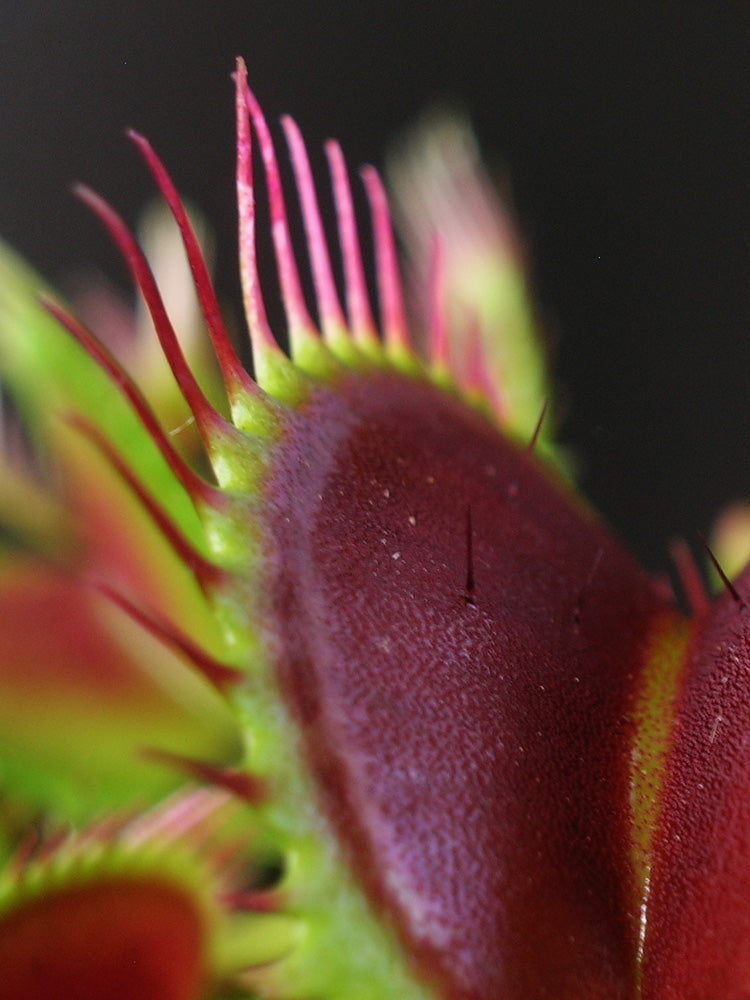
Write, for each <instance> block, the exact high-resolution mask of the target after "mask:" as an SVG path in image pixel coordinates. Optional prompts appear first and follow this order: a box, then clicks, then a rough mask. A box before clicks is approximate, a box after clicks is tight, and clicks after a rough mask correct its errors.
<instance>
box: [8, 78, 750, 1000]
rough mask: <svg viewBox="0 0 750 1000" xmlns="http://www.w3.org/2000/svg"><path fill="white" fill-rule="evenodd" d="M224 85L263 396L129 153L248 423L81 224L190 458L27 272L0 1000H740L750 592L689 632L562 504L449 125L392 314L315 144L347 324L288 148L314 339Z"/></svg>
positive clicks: (514, 316) (394, 290)
mask: <svg viewBox="0 0 750 1000" xmlns="http://www.w3.org/2000/svg"><path fill="white" fill-rule="evenodd" d="M235 82H236V105H237V195H238V210H239V265H240V275H241V279H242V289H243V298H244V305H245V313H246V320H247V327H248V332H249V337H250V344H251V348H252V357H253V369H254V377H251V376H250V375H249V374H248V372H247V371H246V370H245V368H244V367H243V365H242V364H241V362H240V360H239V358H238V355H237V354H236V353H235V349H234V347H233V345H232V343H231V341H230V338H229V337H228V335H227V332H226V330H225V328H224V325H223V323H222V320H221V316H220V312H219V307H218V304H217V302H216V298H215V295H214V292H213V289H212V286H211V281H210V278H209V273H208V267H207V265H206V263H205V261H204V257H203V255H202V253H201V250H200V247H199V244H198V240H197V238H196V236H195V234H194V231H193V227H192V225H191V222H190V220H189V219H188V216H187V213H186V212H185V210H184V208H183V206H182V203H181V201H180V199H179V196H178V194H177V192H176V190H175V188H174V186H173V184H172V181H171V180H170V178H169V175H168V174H167V172H166V170H165V168H164V167H163V165H162V164H161V162H160V161H159V159H158V157H157V156H156V154H155V153H154V151H153V149H152V148H151V146H150V145H149V144H148V142H147V141H146V140H145V139H144V138H143V137H142V136H140V135H138V134H136V133H131V139H132V141H133V142H134V143H135V145H136V147H137V149H138V151H139V152H140V154H141V156H142V157H143V159H144V160H145V162H146V164H147V166H148V168H149V170H150V172H151V174H152V175H153V177H154V179H155V181H156V184H157V187H158V188H159V191H160V193H161V195H162V196H163V198H164V200H165V202H166V204H167V206H168V207H169V210H170V212H171V213H172V215H173V217H174V220H175V222H176V225H177V230H178V232H179V234H180V238H181V241H182V243H183V246H184V250H185V254H186V258H187V261H188V264H189V268H190V272H191V275H192V281H193V283H194V286H195V290H196V294H197V301H198V305H199V309H200V313H201V315H202V317H203V321H204V324H205V328H206V331H207V334H208V340H209V341H210V343H211V346H212V350H213V355H214V359H215V363H216V366H217V367H218V370H219V372H220V373H221V381H222V383H223V389H224V396H225V399H224V400H219V401H218V402H217V396H216V393H215V392H214V391H207V388H206V387H207V386H210V383H211V379H210V375H208V374H207V371H206V369H205V365H206V363H207V362H206V358H205V356H203V355H201V353H200V351H199V350H198V345H197V344H196V342H195V340H194V338H188V339H187V340H185V339H184V338H183V337H182V336H181V335H180V334H181V331H180V330H178V329H176V327H175V325H174V324H173V321H172V319H171V317H170V313H171V312H173V311H170V310H168V309H167V308H166V307H165V305H164V302H163V299H162V295H161V292H160V289H159V285H158V282H157V281H156V280H155V279H154V277H153V275H152V273H151V269H150V267H149V264H148V262H147V259H146V257H145V256H144V254H143V253H142V251H141V250H140V249H139V246H138V244H137V242H136V241H135V240H134V239H133V237H132V236H131V235H130V233H129V231H128V229H127V227H126V226H125V224H124V222H123V221H122V220H121V219H120V218H119V217H118V216H117V214H116V213H115V212H114V210H113V209H112V208H111V207H110V206H109V205H108V204H107V203H106V202H105V201H104V200H103V199H102V198H101V197H100V196H99V195H97V194H96V193H94V192H93V191H91V190H90V189H88V188H83V187H81V188H79V189H78V194H79V197H81V199H82V200H83V201H84V202H85V203H86V204H87V205H88V207H89V208H90V209H91V210H92V211H93V212H94V214H95V215H96V216H97V217H98V218H99V220H100V221H101V222H102V224H103V225H104V226H105V228H106V229H107V230H108V231H109V233H110V235H111V236H112V238H113V240H114V241H115V243H116V244H117V245H118V247H119V249H120V250H121V252H122V254H123V257H124V259H125V260H126V262H127V264H128V266H129V268H130V270H131V273H132V275H133V278H134V281H135V283H136V284H137V286H138V287H139V289H140V292H141V294H142V297H143V301H144V303H145V305H146V307H147V309H148V312H149V314H150V317H151V320H152V323H153V327H154V331H155V335H156V337H157V338H158V341H159V344H160V350H161V353H162V354H163V357H164V358H165V359H166V361H167V363H168V366H169V368H170V369H171V373H172V375H173V376H174V380H175V383H176V385H177V387H178V389H179V398H180V399H181V400H182V401H183V402H184V404H186V405H187V407H188V413H189V416H188V417H187V424H186V425H185V423H184V412H183V414H182V416H180V417H179V418H178V417H177V416H176V414H177V413H178V412H179V408H175V406H174V404H175V398H174V390H172V396H171V397H170V393H169V391H168V390H164V389H163V387H162V386H161V383H159V382H158V381H157V382H154V380H153V379H152V378H151V376H148V377H147V375H146V373H145V363H144V371H143V372H142V373H139V372H138V370H137V368H138V364H139V362H138V358H139V357H145V356H146V354H147V352H146V353H145V354H144V353H143V352H142V353H140V354H139V353H138V352H131V355H130V358H129V359H128V360H129V364H130V366H131V369H132V370H131V371H128V370H127V369H128V362H127V361H126V362H125V363H123V361H122V360H118V358H117V357H116V356H115V352H114V351H113V350H111V349H110V348H109V347H106V346H104V345H103V344H102V342H101V341H100V340H99V339H97V337H96V336H95V333H91V332H90V331H89V330H88V329H87V327H86V326H84V325H83V324H82V323H81V322H80V321H79V320H78V319H76V318H75V317H74V316H73V315H72V314H71V312H70V311H68V310H67V308H65V307H63V306H62V305H61V304H60V303H59V302H58V300H56V299H55V298H54V297H53V296H51V295H50V294H49V293H48V292H46V291H41V292H40V289H39V284H38V283H37V281H36V279H35V278H34V277H33V276H32V275H31V274H30V273H29V272H28V271H27V270H25V268H24V266H23V265H22V264H21V263H20V262H18V261H17V260H16V259H15V258H14V257H13V256H12V254H11V252H10V251H6V250H4V251H3V252H2V255H0V363H1V364H2V371H3V378H4V381H5V384H6V385H7V388H8V392H9V393H10V394H11V396H12V398H13V400H14V404H15V406H16V407H17V409H18V412H19V414H20V417H21V419H22V421H23V423H24V426H25V427H26V428H27V434H28V436H29V438H30V440H31V441H32V442H33V444H34V447H35V448H37V449H38V451H39V452H40V453H41V454H43V456H44V460H43V462H41V463H40V468H41V469H42V471H43V473H44V475H45V476H46V489H45V487H44V484H41V485H40V483H39V474H38V473H35V474H33V475H32V473H30V472H27V473H23V474H22V473H19V472H18V471H17V470H16V471H11V470H10V469H9V470H8V474H7V476H6V477H5V479H4V481H3V488H2V491H1V492H0V512H1V513H2V517H3V522H4V524H5V525H6V530H5V533H4V535H3V536H2V538H3V547H2V550H0V599H2V601H3V610H4V614H3V616H2V618H1V619H0V695H1V697H0V787H1V788H2V791H3V794H4V796H5V799H4V802H5V806H4V811H3V812H2V813H0V821H1V822H2V829H3V835H4V844H5V854H6V856H7V862H6V869H5V874H4V877H3V883H2V889H1V890H0V966H1V967H2V969H3V977H0V978H1V979H2V981H3V982H6V983H9V984H12V985H10V986H4V985H2V982H0V997H5V996H8V997H10V996H13V997H18V996H24V997H30V998H33V997H40V998H41V997H44V998H45V1000H49V998H58V997H59V998H63V997H69V996H74V995H83V994H84V993H85V994H86V995H91V996H97V997H101V998H105V1000H109V998H112V1000H114V998H120V997H122V998H125V997H133V996H138V997H139V998H146V1000H200V998H216V1000H219V998H225V1000H230V998H237V997H241V996H246V997H256V996H257V997H268V998H278V1000H303V998H304V1000H308V998H311V997H315V998H319V1000H355V998H356V1000H383V998H386V997H387V998H393V997H398V998H399V1000H437V998H442V1000H446V998H449V1000H528V998H531V997H550V998H555V1000H610V998H611V1000H637V998H639V1000H686V998H688V997H690V998H694V1000H704V998H705V1000H708V998H709V997H711V998H713V997H716V996H721V997H722V998H723V1000H741V998H744V997H746V996H747V991H746V986H745V984H746V982H747V978H748V975H750V957H749V956H750V947H749V945H750V906H748V905H747V903H746V900H747V898H748V895H749V892H748V890H750V866H748V865H747V863H746V858H747V856H748V855H749V854H750V851H749V848H750V807H748V806H747V805H746V802H748V801H750V796H748V794H747V792H748V790H749V789H748V785H750V767H749V766H748V765H749V764H750V760H748V751H747V750H746V748H745V747H746V743H747V742H748V741H747V740H746V736H745V734H746V733H747V732H748V730H749V727H750V717H749V716H748V713H749V712H750V709H749V708H748V705H750V698H748V697H747V690H748V685H747V682H746V677H745V675H746V672H747V667H748V664H749V663H750V657H749V655H748V622H747V604H746V600H750V597H749V596H748V595H749V594H750V584H749V583H748V580H747V571H745V572H744V573H743V574H741V575H740V577H739V578H738V580H737V582H736V585H735V587H733V588H732V587H730V588H729V589H728V591H727V592H726V593H724V594H722V595H721V596H720V597H719V598H718V599H717V600H716V602H715V603H714V604H713V605H710V604H709V602H708V601H707V600H706V599H704V598H703V597H702V595H700V593H699V591H697V590H696V588H695V586H693V587H692V593H693V596H694V597H696V595H697V598H696V600H694V602H693V603H694V604H695V608H694V612H695V613H694V615H693V617H692V618H690V619H689V618H687V617H685V616H684V615H683V614H682V613H681V612H680V611H679V610H678V609H677V607H676V604H675V602H674V599H673V597H672V595H671V593H670V592H669V590H668V588H665V586H664V585H663V584H662V583H661V582H659V581H656V580H653V579H651V578H650V577H649V576H648V575H647V574H645V573H644V572H643V571H642V570H641V569H640V568H639V567H638V566H637V565H636V564H635V562H634V561H633V560H632V559H631V558H630V557H629V556H628V555H627V553H625V552H624V551H623V550H622V548H621V547H620V546H619V545H618V544H617V542H616V541H615V540H614V539H613V538H612V537H611V535H610V533H609V532H608V530H607V529H606V527H605V526H604V525H603V524H602V523H601V522H600V521H599V520H598V519H597V517H596V516H595V515H594V514H593V513H592V512H591V511H590V510H589V509H588V508H587V507H586V505H585V504H584V502H583V501H582V500H581V499H580V498H579V497H578V496H577V495H576V494H575V492H574V491H573V490H572V488H571V486H570V485H569V483H568V482H567V481H565V480H563V479H562V478H561V476H560V473H559V471H557V470H558V469H559V468H560V466H561V460H560V458H559V456H558V455H556V453H555V445H554V442H553V440H552V434H551V427H552V421H551V420H550V419H548V418H547V416H546V409H547V400H548V399H549V396H550V392H549V387H548V382H547V376H546V373H545V370H544V365H543V362H542V358H541V353H540V351H539V345H538V343H537V335H536V324H535V321H534V316H533V310H532V307H531V304H530V301H529V293H528V288H527V285H526V280H525V274H524V270H523V267H522V263H521V255H520V252H519V249H518V243H517V240H516V238H515V236H514V234H513V229H512V226H511V225H510V223H509V221H508V216H507V213H506V212H505V210H504V209H503V207H502V206H501V204H500V202H499V201H498V200H497V198H496V196H495V195H494V194H493V192H492V190H491V188H490V186H489V184H488V182H487V181H486V179H485V177H484V175H483V174H482V171H481V166H480V165H479V162H478V159H477V156H476V151H475V150H474V148H473V146H472V145H471V141H470V139H469V138H468V137H467V135H466V133H465V132H463V131H462V128H461V127H460V126H458V125H456V124H448V125H445V124H443V125H441V126H440V127H439V128H437V127H433V128H432V129H431V130H428V131H427V132H426V133H425V135H424V136H423V137H422V138H421V139H420V140H419V141H418V142H417V144H416V145H415V146H414V147H413V148H412V149H411V151H410V152H409V154H408V156H407V158H406V159H405V160H404V161H403V162H402V164H401V166H400V167H398V168H397V169H396V172H395V175H394V185H393V186H394V189H395V191H396V198H397V206H398V214H399V218H400V220H401V223H402V227H403V232H404V235H405V241H406V248H407V250H408V251H409V252H410V257H409V268H410V276H411V286H410V291H411V296H410V299H409V301H410V303H411V304H412V305H413V308H412V309H411V310H407V308H406V306H405V303H404V297H403V294H402V289H401V279H400V275H399V269H398V265H397V260H396V244H395V241H394V236H393V232H392V229H391V221H390V214H389V208H388V203H387V200H386V196H385V192H384V188H383V186H382V183H381V181H380V179H379V177H378V175H377V173H376V172H375V171H374V170H373V168H371V167H366V168H364V169H363V171H362V181H363V184H364V190H365V194H366V197H367V200H368V202H369V206H370V214H371V228H372V233H373V238H374V262H375V277H376V284H377V301H376V302H375V303H374V304H373V303H371V302H370V297H369V295H368V292H367V284H366V281H365V276H364V266H363V263H362V251H361V248H360V243H359V237H358V233H357V226H356V223H355V216H354V211H353V203H352V191H351V188H350V182H349V177H348V173H347V170H346V166H345V164H344V160H343V156H342V153H341V150H340V149H339V147H338V146H337V145H336V144H335V143H328V144H327V146H326V155H327V157H328V163H329V167H330V173H331V179H332V190H333V206H334V210H335V216H336V226H337V236H338V243H339V248H340V251H341V259H342V268H341V270H342V281H341V287H342V289H343V301H342V299H341V297H340V295H339V289H338V286H337V283H336V280H335V278H334V265H333V263H332V261H331V256H330V254H329V247H328V242H327V240H326V237H325V234H324V229H323V225H322V223H321V219H320V211H319V206H318V200H317V193H316V190H315V187H314V185H313V181H312V174H311V170H310V166H309V163H308V159H307V153H306V150H305V146H304V143H303V140H302V138H301V136H300V133H299V130H298V129H297V127H296V125H295V124H294V122H293V121H292V120H291V119H289V118H285V119H283V121H282V129H283V132H284V135H285V139H286V143H287V147H288V151H289V156H290V158H291V163H292V168H293V172H294V178H295V184H296V189H297V194H298V196H299V211H300V213H301V218H302V222H303V225H304V230H305V234H306V241H307V248H308V254H309V267H310V272H311V276H312V285H313V290H314V296H315V308H314V310H312V312H311V310H310V308H309V305H308V303H307V302H306V300H305V296H304V294H303V292H302V284H301V281H300V275H299V271H298V263H297V260H296V258H295V255H294V253H293V251H292V243H291V238H290V234H289V226H288V219H287V212H288V209H287V203H286V200H285V196H284V193H283V191H282V185H281V181H280V175H279V169H278V163H277V159H276V153H275V150H274V145H273V141H272V137H271V133H270V130H269V128H268V126H267V124H266V121H265V118H264V116H263V113H262V111H261V109H260V107H259V105H258V103H257V101H256V100H255V98H254V96H253V95H252V93H251V92H250V91H249V89H248V87H247V82H246V75H245V68H244V65H243V64H242V62H241V61H240V62H239V63H238V66H237V72H236V76H235ZM253 142H256V143H257V145H258V150H257V159H258V160H259V162H260V163H262V167H263V175H264V177H265V185H266V190H267V194H268V201H269V214H270V222H271V231H272V235H273V244H274V253H275V260H276V267H277V272H278V275H279V284H280V288H281V293H282V299H283V305H284V308H285V311H286V325H287V331H286V332H287V335H288V341H289V345H290V349H289V355H287V354H285V353H284V352H283V351H282V350H281V348H280V347H279V346H278V342H277V338H276V335H275V333H274V332H273V331H272V330H271V329H270V326H269V323H268V319H267V316H266V311H265V305H264V299H263V295H262V291H261V287H260V282H259V279H258V270H257V261H256V249H255V228H256V214H255V211H256V204H255V198H256V185H255V181H254V178H253V145H252V144H253ZM40 295H41V302H42V304H40ZM313 315H314V316H315V317H316V318H313ZM375 317H377V319H376V318H375ZM408 317H411V318H408ZM185 322H190V321H189V319H188V320H185ZM115 339H117V338H115ZM149 364H150V362H149ZM149 371H151V369H150V368H149ZM146 384H148V390H147V391H146V392H145V393H144V391H142V389H143V387H144V386H145V385H146ZM147 397H148V401H147ZM152 398H153V400H155V401H156V402H157V404H158V409H159V413H160V416H161V419H159V418H158V417H157V416H156V415H155V414H154V411H153V409H152V406H151V401H152ZM177 419H179V420H180V423H179V424H178V425H177V427H178V429H179V428H182V427H183V426H186V427H187V431H186V433H187V434H188V435H193V433H194V438H191V440H192V441H193V443H192V444H190V446H188V447H178V445H179V444H180V432H179V430H178V433H177V434H172V433H171V432H172V431H173V430H175V426H174V423H173V422H174V420H177ZM165 421H166V423H165ZM207 470H210V472H208V471H207ZM37 512H38V513H37ZM687 575H689V571H687ZM40 815H41V816H42V817H43V819H44V827H43V829H42V830H41V832H38V817H39V816H40ZM34 830H37V833H36V834H35V833H32V832H31V831H34ZM8 991H10V992H8Z"/></svg>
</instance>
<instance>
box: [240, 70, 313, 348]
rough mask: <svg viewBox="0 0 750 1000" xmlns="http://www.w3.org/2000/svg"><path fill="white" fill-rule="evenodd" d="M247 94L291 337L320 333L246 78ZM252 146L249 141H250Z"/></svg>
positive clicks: (270, 148) (273, 159)
mask: <svg viewBox="0 0 750 1000" xmlns="http://www.w3.org/2000/svg"><path fill="white" fill-rule="evenodd" d="M243 91H244V97H245V104H246V107H247V110H248V111H249V113H250V117H251V119H252V122H253V126H254V128H255V133H256V135H257V137H258V145H259V147H260V155H261V159H262V160H263V168H264V171H265V175H266V187H267V190H268V207H269V212H270V216H271V235H272V237H273V245H274V252H275V255H276V267H277V269H278V273H279V281H280V284H281V294H282V299H283V302H284V309H285V311H286V316H287V323H288V325H289V331H290V334H291V336H292V337H294V336H295V334H297V333H300V332H301V333H305V334H307V335H313V336H317V330H316V328H315V325H314V324H313V322H312V320H311V319H310V316H309V314H308V312H307V306H306V305H305V300H304V296H303V295H302V288H301V286H300V282H299V274H298V272H297V265H296V263H295V259H294V250H293V248H292V240H291V237H290V235H289V224H288V222H287V214H286V205H285V202H284V193H283V190H282V186H281V175H280V174H279V165H278V162H277V160H276V151H275V150H274V146H273V141H272V139H271V133H270V131H269V129H268V125H267V123H266V119H265V117H264V115H263V112H262V110H261V108H260V105H259V104H258V102H257V100H256V99H255V95H254V94H253V92H252V91H251V90H250V88H249V87H248V86H247V83H246V82H245V84H244V87H243ZM248 147H249V143H248Z"/></svg>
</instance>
